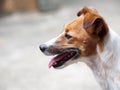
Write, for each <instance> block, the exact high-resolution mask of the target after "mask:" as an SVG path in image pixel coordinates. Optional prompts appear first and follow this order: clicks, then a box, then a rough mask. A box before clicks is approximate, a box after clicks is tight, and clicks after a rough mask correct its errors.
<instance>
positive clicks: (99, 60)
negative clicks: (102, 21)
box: [84, 30, 120, 90]
mask: <svg viewBox="0 0 120 90" xmlns="http://www.w3.org/2000/svg"><path fill="white" fill-rule="evenodd" d="M111 33H112V34H111ZM116 38H117V39H118V38H119V37H118V36H117V34H116V33H114V32H113V31H111V30H109V32H108V34H107V35H106V37H105V39H104V42H103V51H101V50H100V49H101V48H100V47H99V46H97V55H94V56H90V57H89V58H88V59H85V60H84V62H85V63H86V64H87V65H88V66H89V67H90V68H91V70H92V71H93V73H94V75H95V77H96V79H97V81H98V82H99V83H100V84H101V86H102V87H103V89H105V90H110V89H109V86H110V85H109V84H108V82H109V81H108V78H109V77H110V72H112V73H114V71H117V69H119V68H118V66H117V63H118V60H117V57H118V51H119V50H120V49H119V48H117V47H118V46H119V45H120V44H119V43H118V41H117V39H116ZM115 47H116V49H118V51H117V50H115ZM116 67H117V68H116ZM118 71H119V70H118Z"/></svg>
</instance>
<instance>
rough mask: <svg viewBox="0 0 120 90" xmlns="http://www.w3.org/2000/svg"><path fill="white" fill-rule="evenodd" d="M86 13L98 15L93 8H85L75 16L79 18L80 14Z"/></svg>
mask: <svg viewBox="0 0 120 90" xmlns="http://www.w3.org/2000/svg"><path fill="white" fill-rule="evenodd" d="M88 12H96V13H98V11H97V10H96V9H95V8H93V7H86V6H85V7H83V8H82V9H81V10H80V11H79V12H78V13H77V16H78V17H79V16H81V15H82V14H86V13H88Z"/></svg>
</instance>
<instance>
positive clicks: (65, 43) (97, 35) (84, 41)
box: [40, 7, 108, 68]
mask: <svg viewBox="0 0 120 90" xmlns="http://www.w3.org/2000/svg"><path fill="white" fill-rule="evenodd" d="M107 30H108V28H107V25H106V23H105V22H104V20H103V18H102V17H101V16H100V15H99V14H98V13H97V11H96V10H95V9H91V8H87V7H84V8H83V9H81V11H79V12H78V18H76V19H75V20H73V21H72V22H70V23H69V24H67V25H65V27H64V29H63V31H62V33H61V34H60V35H59V36H58V37H57V38H55V39H52V40H50V41H48V42H46V43H45V44H42V45H40V49H41V51H42V52H43V53H44V54H46V55H56V56H55V57H54V58H53V59H52V60H51V61H50V63H49V67H51V66H53V67H54V68H58V67H60V66H65V65H68V62H73V61H75V60H76V59H77V58H81V57H89V56H92V55H95V54H96V47H97V45H99V46H101V43H102V41H103V39H104V37H105V35H106V34H107ZM66 63H67V64H66Z"/></svg>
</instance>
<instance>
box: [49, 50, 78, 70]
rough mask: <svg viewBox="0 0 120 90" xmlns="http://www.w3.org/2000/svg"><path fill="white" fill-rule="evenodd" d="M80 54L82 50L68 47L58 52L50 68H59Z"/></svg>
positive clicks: (50, 63)
mask: <svg viewBox="0 0 120 90" xmlns="http://www.w3.org/2000/svg"><path fill="white" fill-rule="evenodd" d="M79 55H80V50H79V49H77V48H68V49H65V50H63V52H61V53H60V54H57V55H56V56H55V57H54V58H53V59H52V60H51V61H50V62H49V65H48V66H49V68H51V67H54V68H58V67H60V66H62V65H64V64H65V63H66V62H67V61H69V60H73V59H76V58H77V57H78V56H79Z"/></svg>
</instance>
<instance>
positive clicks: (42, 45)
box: [39, 44, 47, 52]
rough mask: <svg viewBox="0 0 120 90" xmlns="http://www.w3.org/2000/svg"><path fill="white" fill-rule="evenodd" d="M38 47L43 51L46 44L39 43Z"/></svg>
mask: <svg viewBox="0 0 120 90" xmlns="http://www.w3.org/2000/svg"><path fill="white" fill-rule="evenodd" d="M39 48H40V50H41V51H42V52H44V51H45V50H46V48H47V46H46V45H45V44H41V45H40V46H39Z"/></svg>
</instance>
